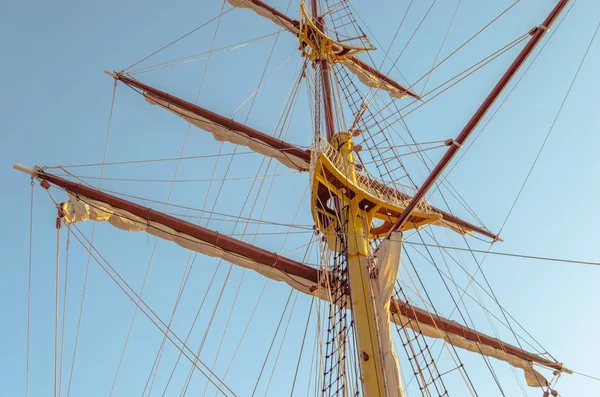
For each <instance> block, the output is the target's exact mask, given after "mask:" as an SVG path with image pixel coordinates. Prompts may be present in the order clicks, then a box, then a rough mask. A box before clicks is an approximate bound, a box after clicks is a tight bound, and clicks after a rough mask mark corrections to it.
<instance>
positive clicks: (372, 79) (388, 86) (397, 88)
mask: <svg viewBox="0 0 600 397" xmlns="http://www.w3.org/2000/svg"><path fill="white" fill-rule="evenodd" d="M342 64H343V65H344V66H345V67H346V68H347V69H348V70H349V71H350V72H352V73H353V74H355V75H356V77H357V78H358V80H359V81H360V82H361V83H363V84H364V85H366V86H367V87H370V88H377V89H380V90H385V91H387V92H389V93H390V96H392V97H393V98H404V97H406V96H410V97H412V98H415V99H421V97H420V96H419V95H417V93H415V92H414V91H412V90H411V89H409V88H406V87H404V86H402V85H401V84H399V83H397V82H396V81H394V80H392V79H391V78H390V77H388V76H386V75H385V74H383V73H381V72H380V71H379V70H377V69H375V68H374V67H372V66H370V65H368V64H366V63H365V62H363V61H361V60H360V59H358V58H357V57H350V58H348V59H346V60H345V61H344V62H342Z"/></svg>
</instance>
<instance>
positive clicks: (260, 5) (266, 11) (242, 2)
mask: <svg viewBox="0 0 600 397" xmlns="http://www.w3.org/2000/svg"><path fill="white" fill-rule="evenodd" d="M227 1H228V2H229V4H231V5H232V6H234V7H239V8H248V9H250V10H252V11H254V12H255V13H257V14H258V15H260V16H261V17H265V18H267V19H270V20H271V21H273V22H275V23H276V24H277V25H279V26H281V27H282V28H285V29H287V30H289V31H290V32H292V33H293V34H295V35H296V36H297V35H298V34H299V33H300V29H299V26H300V22H298V21H296V20H294V19H292V18H290V17H288V16H287V15H285V14H283V13H282V12H279V11H277V10H276V9H275V8H273V7H271V6H269V5H268V4H266V3H265V2H263V1H260V0H227Z"/></svg>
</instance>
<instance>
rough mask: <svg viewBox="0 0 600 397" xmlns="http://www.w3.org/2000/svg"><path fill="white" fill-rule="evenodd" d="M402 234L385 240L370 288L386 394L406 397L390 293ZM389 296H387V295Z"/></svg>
mask: <svg viewBox="0 0 600 397" xmlns="http://www.w3.org/2000/svg"><path fill="white" fill-rule="evenodd" d="M401 251H402V234H401V233H394V234H392V238H391V239H386V240H384V241H383V242H382V243H381V245H380V246H379V250H378V251H377V256H376V258H377V262H376V264H375V274H376V275H377V277H375V278H371V279H370V281H371V288H372V289H373V290H374V291H375V292H376V293H375V312H376V316H377V341H378V342H379V351H380V353H381V354H380V356H381V358H382V361H383V362H382V367H383V374H384V383H385V389H386V396H388V397H403V394H402V382H401V380H400V370H399V368H400V364H399V363H398V357H396V353H394V348H393V346H392V341H393V336H392V328H391V327H390V325H391V324H390V298H389V297H390V296H392V295H393V293H394V284H395V283H396V277H397V275H398V267H399V265H400V253H401ZM386 297H387V298H386Z"/></svg>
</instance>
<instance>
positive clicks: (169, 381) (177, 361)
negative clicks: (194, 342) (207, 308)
mask: <svg viewBox="0 0 600 397" xmlns="http://www.w3.org/2000/svg"><path fill="white" fill-rule="evenodd" d="M194 259H195V257H194ZM193 263H194V261H192V265H193ZM221 264H222V262H221V261H219V262H218V264H217V267H216V269H215V271H214V273H213V276H212V278H211V280H210V282H209V283H208V288H207V289H206V292H205V293H204V297H203V298H202V301H201V302H200V306H199V307H198V310H197V311H196V316H195V317H194V321H193V322H192V326H191V327H190V330H189V331H188V334H187V335H186V337H185V340H184V343H185V344H187V341H188V340H189V338H190V335H191V334H192V330H193V328H194V325H195V324H196V321H197V320H198V316H199V315H200V311H201V310H202V308H203V307H204V302H205V301H206V297H207V296H208V293H209V292H210V290H211V288H212V284H213V282H214V281H215V278H216V276H217V272H218V271H219V268H220V267H221ZM180 359H181V355H179V356H178V357H177V360H176V361H175V365H174V368H173V370H172V371H171V374H170V375H169V379H168V381H167V384H166V385H165V389H164V390H163V394H162V396H163V397H164V395H165V393H166V391H167V389H168V387H169V384H170V383H171V380H172V379H173V375H174V374H175V369H176V368H177V365H178V364H179V360H180Z"/></svg>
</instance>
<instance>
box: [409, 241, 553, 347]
mask: <svg viewBox="0 0 600 397" xmlns="http://www.w3.org/2000/svg"><path fill="white" fill-rule="evenodd" d="M430 236H431V237H432V238H434V240H435V237H433V236H432V235H430ZM404 243H406V244H409V245H410V244H414V245H421V244H419V243H408V242H407V241H404ZM430 246H431V247H437V248H441V249H443V250H444V251H445V253H446V254H447V255H448V256H449V257H450V259H452V261H453V262H454V263H456V264H457V265H458V266H459V267H460V268H461V270H463V272H465V274H466V275H467V276H468V277H469V283H468V284H467V286H466V287H465V288H463V287H460V286H458V284H455V285H456V286H457V287H458V288H460V290H461V291H462V293H461V296H460V297H459V301H462V300H463V299H464V295H467V296H468V297H469V298H471V299H472V300H473V301H474V302H475V303H477V304H479V306H481V308H482V309H483V310H484V311H485V312H486V313H489V314H490V315H491V316H493V317H494V318H495V319H496V320H497V321H498V322H499V323H500V324H502V325H504V326H505V327H506V328H507V329H510V328H509V326H508V325H507V324H505V323H504V322H503V321H502V320H501V319H500V318H498V317H497V316H496V315H494V314H493V313H492V312H491V311H490V310H489V309H487V308H486V307H484V306H482V305H481V303H479V302H477V300H475V298H473V297H472V296H471V295H470V294H469V293H468V292H467V289H468V288H469V287H470V286H471V284H472V283H475V285H477V286H478V287H479V288H481V290H482V291H483V292H484V293H485V294H486V295H488V296H489V297H490V298H491V297H492V296H491V294H490V293H489V292H488V291H486V290H485V289H484V288H483V286H482V285H481V284H480V283H479V282H478V281H477V280H476V279H475V278H474V276H473V275H471V274H470V273H469V272H468V270H467V269H466V266H465V265H464V263H463V264H461V262H462V260H461V261H460V262H459V261H458V260H457V259H456V258H454V256H453V255H451V254H450V253H449V252H448V251H447V250H446V248H452V247H442V246H436V245H430ZM413 249H414V250H415V251H416V252H417V253H418V254H419V255H421V256H422V257H423V258H424V259H425V260H427V261H429V259H427V257H425V255H424V254H423V253H421V252H420V251H419V250H417V249H416V248H414V247H413ZM482 252H485V251H482ZM454 311H455V310H454V309H453V310H452V312H451V313H450V314H449V315H448V316H447V317H448V318H450V317H451V316H452V315H453V314H454ZM506 314H507V315H508V316H509V317H510V318H511V319H512V320H513V321H514V322H515V323H516V324H517V325H518V326H519V327H520V328H521V329H522V330H523V331H524V332H525V333H526V334H527V335H528V336H529V337H530V338H532V340H533V341H534V342H536V343H537V344H538V346H539V347H540V348H541V349H542V351H543V352H545V353H542V354H548V353H547V351H546V349H545V348H544V347H543V346H542V345H541V344H540V343H539V342H538V341H537V340H536V339H535V338H534V337H533V335H531V334H530V333H529V332H528V331H527V330H526V329H525V328H524V327H523V326H522V325H521V324H520V323H519V322H518V321H517V320H516V319H515V318H514V317H513V316H512V315H511V314H510V313H508V312H506ZM517 336H519V337H520V338H521V339H522V340H523V341H524V342H525V343H527V345H529V346H530V347H531V348H532V349H534V350H536V351H537V352H538V353H539V352H540V350H538V348H536V347H535V346H533V345H532V344H531V343H529V342H528V341H526V340H525V338H523V337H522V336H520V335H518V334H517ZM550 357H551V356H550ZM551 358H553V357H551Z"/></svg>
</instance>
